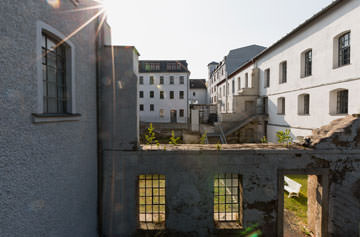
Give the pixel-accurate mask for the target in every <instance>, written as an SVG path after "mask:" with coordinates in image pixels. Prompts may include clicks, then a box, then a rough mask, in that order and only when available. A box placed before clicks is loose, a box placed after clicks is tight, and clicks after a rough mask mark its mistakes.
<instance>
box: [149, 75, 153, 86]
mask: <svg viewBox="0 0 360 237" xmlns="http://www.w3.org/2000/svg"><path fill="white" fill-rule="evenodd" d="M149 84H150V85H154V77H153V76H150V83H149Z"/></svg>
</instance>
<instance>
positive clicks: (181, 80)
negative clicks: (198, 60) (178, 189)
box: [180, 76, 184, 85]
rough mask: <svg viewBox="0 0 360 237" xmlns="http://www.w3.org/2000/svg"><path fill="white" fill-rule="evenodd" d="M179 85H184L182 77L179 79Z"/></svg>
mask: <svg viewBox="0 0 360 237" xmlns="http://www.w3.org/2000/svg"><path fill="white" fill-rule="evenodd" d="M180 84H181V85H183V84H184V77H183V76H181V77H180Z"/></svg>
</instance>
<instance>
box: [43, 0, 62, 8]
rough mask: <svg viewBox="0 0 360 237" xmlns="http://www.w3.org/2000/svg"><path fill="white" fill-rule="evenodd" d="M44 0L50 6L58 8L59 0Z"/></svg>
mask: <svg viewBox="0 0 360 237" xmlns="http://www.w3.org/2000/svg"><path fill="white" fill-rule="evenodd" d="M46 2H47V3H48V4H49V5H50V6H52V7H53V8H59V7H60V0H46Z"/></svg>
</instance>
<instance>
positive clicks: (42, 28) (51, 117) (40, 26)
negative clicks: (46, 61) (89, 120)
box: [32, 20, 81, 123]
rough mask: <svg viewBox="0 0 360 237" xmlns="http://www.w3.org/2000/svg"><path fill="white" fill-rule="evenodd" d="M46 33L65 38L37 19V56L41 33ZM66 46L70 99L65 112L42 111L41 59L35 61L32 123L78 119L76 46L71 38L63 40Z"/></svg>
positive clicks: (40, 55) (39, 49) (60, 38)
mask: <svg viewBox="0 0 360 237" xmlns="http://www.w3.org/2000/svg"><path fill="white" fill-rule="evenodd" d="M43 33H46V34H48V35H49V36H51V37H53V38H55V39H57V40H58V41H59V42H61V41H62V40H63V39H65V38H66V36H65V34H63V33H61V32H60V31H58V30H57V29H55V28H54V27H52V26H50V25H48V24H46V23H44V22H42V21H40V20H38V21H37V24H36V55H37V58H39V59H40V58H42V34H43ZM64 45H65V47H66V51H65V57H66V65H65V67H66V75H65V77H66V80H67V82H68V85H69V87H68V91H67V93H68V94H69V95H70V96H69V97H70V98H71V101H70V102H68V103H67V113H58V114H48V113H46V112H45V111H44V99H43V93H44V87H43V65H42V60H38V61H37V63H36V68H37V69H36V75H37V106H36V109H35V111H34V113H33V114H32V118H33V123H49V122H65V121H79V120H80V118H81V114H79V113H77V106H76V104H77V100H76V94H75V93H76V73H75V72H76V64H75V62H76V55H75V52H76V47H75V45H74V44H73V43H72V41H71V40H66V42H64Z"/></svg>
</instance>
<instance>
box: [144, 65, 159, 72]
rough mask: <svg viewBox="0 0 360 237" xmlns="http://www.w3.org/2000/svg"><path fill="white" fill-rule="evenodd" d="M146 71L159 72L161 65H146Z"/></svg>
mask: <svg viewBox="0 0 360 237" xmlns="http://www.w3.org/2000/svg"><path fill="white" fill-rule="evenodd" d="M145 70H146V71H159V70H160V63H145Z"/></svg>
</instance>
